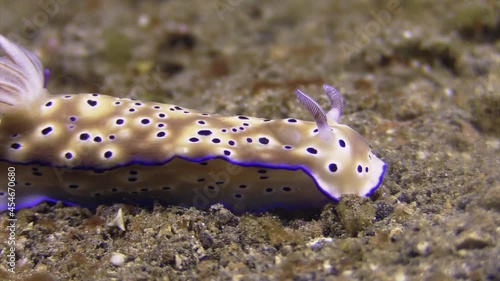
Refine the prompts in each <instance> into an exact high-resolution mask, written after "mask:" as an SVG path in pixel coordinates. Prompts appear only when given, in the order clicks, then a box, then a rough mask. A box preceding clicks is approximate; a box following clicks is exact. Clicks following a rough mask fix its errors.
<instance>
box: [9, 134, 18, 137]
mask: <svg viewBox="0 0 500 281" xmlns="http://www.w3.org/2000/svg"><path fill="white" fill-rule="evenodd" d="M18 136H19V134H12V135H11V136H10V137H12V138H17V137H18Z"/></svg>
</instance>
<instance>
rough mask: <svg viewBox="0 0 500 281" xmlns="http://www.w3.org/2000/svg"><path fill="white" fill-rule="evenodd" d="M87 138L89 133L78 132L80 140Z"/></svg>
mask: <svg viewBox="0 0 500 281" xmlns="http://www.w3.org/2000/svg"><path fill="white" fill-rule="evenodd" d="M89 138H90V135H89V134H87V133H83V134H80V139H81V140H88V139H89Z"/></svg>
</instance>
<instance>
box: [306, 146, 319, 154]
mask: <svg viewBox="0 0 500 281" xmlns="http://www.w3.org/2000/svg"><path fill="white" fill-rule="evenodd" d="M306 150H307V152H309V153H311V154H318V151H317V150H316V149H315V148H313V147H308V148H307V149H306Z"/></svg>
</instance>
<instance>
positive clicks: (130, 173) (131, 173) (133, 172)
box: [128, 170, 138, 175]
mask: <svg viewBox="0 0 500 281" xmlns="http://www.w3.org/2000/svg"><path fill="white" fill-rule="evenodd" d="M128 173H129V175H137V174H138V172H137V171H135V170H130V172H128Z"/></svg>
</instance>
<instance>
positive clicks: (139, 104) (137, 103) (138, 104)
mask: <svg viewBox="0 0 500 281" xmlns="http://www.w3.org/2000/svg"><path fill="white" fill-rule="evenodd" d="M134 104H135V105H137V106H141V105H142V103H140V102H136V103H134Z"/></svg>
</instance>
